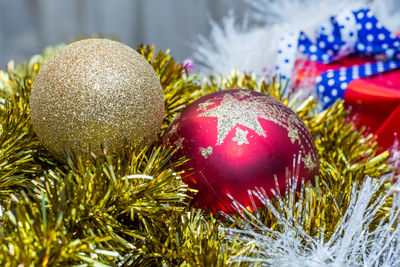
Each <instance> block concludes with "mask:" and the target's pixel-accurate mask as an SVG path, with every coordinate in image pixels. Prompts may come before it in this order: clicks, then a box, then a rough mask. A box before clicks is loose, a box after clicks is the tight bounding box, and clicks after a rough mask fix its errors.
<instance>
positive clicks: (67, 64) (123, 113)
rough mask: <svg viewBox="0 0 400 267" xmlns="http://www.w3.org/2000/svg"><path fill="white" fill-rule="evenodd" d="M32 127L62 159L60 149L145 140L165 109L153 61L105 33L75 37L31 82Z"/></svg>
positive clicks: (115, 148) (153, 134) (117, 146)
mask: <svg viewBox="0 0 400 267" xmlns="http://www.w3.org/2000/svg"><path fill="white" fill-rule="evenodd" d="M30 103H31V114H32V115H31V116H32V123H33V128H34V130H35V132H36V134H37V135H38V137H39V139H40V140H41V142H42V143H43V144H44V146H45V147H46V148H47V149H48V150H49V151H50V152H51V153H52V154H54V156H56V157H57V158H58V159H60V160H62V161H64V160H65V155H64V149H66V150H67V151H68V152H72V153H74V152H76V151H78V150H79V149H80V147H79V145H78V144H79V143H80V144H81V146H82V148H84V149H85V148H87V147H88V145H89V144H90V145H91V149H92V151H93V152H100V148H101V144H104V142H105V141H106V140H107V143H108V151H109V152H118V151H121V150H122V149H123V148H124V147H126V146H132V145H138V146H143V145H148V144H150V143H151V142H152V141H153V140H154V139H155V137H156V135H157V132H158V131H159V129H160V126H161V122H162V119H163V115H164V96H163V91H162V88H161V84H160V81H159V79H158V77H157V75H156V73H155V72H154V70H153V68H152V67H151V65H150V64H149V63H148V62H147V61H146V60H145V59H144V58H143V57H142V56H141V55H139V54H138V53H137V52H136V51H135V50H133V49H132V48H130V47H128V46H126V45H124V44H121V43H118V42H115V41H111V40H106V39H88V40H83V41H78V42H74V43H72V44H70V45H68V46H66V47H64V48H63V49H61V50H60V51H59V52H58V53H56V54H55V55H54V56H53V57H52V58H51V59H49V60H48V61H47V63H46V64H45V65H44V66H43V67H42V68H41V70H40V72H39V74H38V76H37V78H36V80H35V82H34V85H33V88H32V95H31V99H30Z"/></svg>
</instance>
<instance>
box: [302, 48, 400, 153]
mask: <svg viewBox="0 0 400 267" xmlns="http://www.w3.org/2000/svg"><path fill="white" fill-rule="evenodd" d="M373 62H375V60H374V59H372V58H366V57H363V56H360V55H359V56H349V57H345V58H342V59H340V60H337V61H335V62H332V63H328V64H324V63H321V62H315V61H311V60H308V59H305V58H302V59H298V60H297V61H296V67H295V70H296V71H295V74H294V78H295V80H296V82H295V83H296V87H298V88H301V87H303V86H304V85H305V84H306V86H307V87H309V86H310V85H311V86H314V87H315V90H316V91H318V86H317V85H316V80H317V77H318V76H320V75H321V74H323V73H326V72H327V71H328V70H340V69H341V68H350V67H352V66H356V65H358V66H362V65H365V64H366V63H373ZM313 83H314V84H313ZM343 98H344V101H345V105H346V106H347V107H348V108H349V110H350V113H351V117H352V119H353V121H354V122H355V124H356V126H357V127H359V128H361V127H366V129H367V133H374V134H376V135H377V137H378V143H379V145H380V146H381V147H382V148H385V149H386V148H389V147H390V146H391V145H392V144H393V142H394V140H395V137H396V134H397V133H398V132H400V70H392V71H387V72H385V73H380V74H376V75H372V76H368V77H363V78H358V79H354V80H352V81H351V82H349V83H348V85H347V87H346V88H345V90H344V94H343Z"/></svg>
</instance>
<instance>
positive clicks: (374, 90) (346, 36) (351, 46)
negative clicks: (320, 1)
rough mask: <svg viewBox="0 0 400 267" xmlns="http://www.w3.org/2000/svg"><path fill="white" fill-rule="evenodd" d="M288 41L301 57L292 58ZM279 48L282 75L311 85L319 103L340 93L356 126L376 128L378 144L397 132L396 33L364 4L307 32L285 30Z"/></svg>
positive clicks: (399, 76)
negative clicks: (287, 32)
mask: <svg viewBox="0 0 400 267" xmlns="http://www.w3.org/2000/svg"><path fill="white" fill-rule="evenodd" d="M293 39H295V42H293ZM293 47H296V48H297V49H296V50H297V51H299V52H301V53H302V54H303V55H305V58H300V59H297V60H293ZM278 53H279V54H280V56H279V57H278V62H277V66H276V70H277V71H280V73H281V75H282V77H289V76H291V77H292V78H294V79H295V81H296V85H297V86H298V87H303V85H304V84H307V85H306V87H309V86H310V85H311V86H313V87H314V88H315V93H316V94H317V95H318V97H319V99H320V102H321V104H322V106H323V107H324V108H326V107H328V106H330V105H331V104H332V103H333V102H334V101H335V100H336V99H338V98H342V99H344V100H345V103H346V105H347V106H348V107H349V108H350V110H351V113H352V115H353V117H354V118H355V120H354V121H355V122H356V124H357V125H358V126H366V127H367V129H368V130H369V132H372V133H375V134H376V135H377V136H378V143H379V145H380V146H381V147H383V148H388V147H389V146H391V145H392V144H393V141H394V138H395V135H396V133H398V132H399V133H400V123H399V122H400V70H397V69H398V68H399V67H400V60H399V54H400V38H399V37H398V36H397V35H395V34H393V33H391V32H390V31H389V30H387V29H386V28H385V27H384V26H383V25H382V24H381V23H380V22H379V21H378V20H377V18H376V17H375V16H374V15H373V13H372V12H371V11H370V10H369V9H360V10H356V11H351V10H344V11H343V12H342V13H340V14H339V15H336V16H332V17H331V18H330V19H329V21H327V22H325V23H322V24H321V25H318V27H317V28H316V30H315V36H312V38H310V37H308V36H307V35H306V34H305V33H304V32H299V33H295V34H286V36H283V37H282V38H281V44H280V49H279V51H278ZM285 57H288V58H285ZM294 62H295V63H294ZM293 69H294V70H295V71H293Z"/></svg>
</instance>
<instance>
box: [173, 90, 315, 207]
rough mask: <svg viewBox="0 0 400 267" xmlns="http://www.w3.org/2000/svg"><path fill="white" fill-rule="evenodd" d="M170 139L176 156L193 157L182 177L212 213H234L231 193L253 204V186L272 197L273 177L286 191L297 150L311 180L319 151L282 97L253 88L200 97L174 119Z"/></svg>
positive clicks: (302, 175) (199, 202)
mask: <svg viewBox="0 0 400 267" xmlns="http://www.w3.org/2000/svg"><path fill="white" fill-rule="evenodd" d="M166 138H168V139H169V142H171V143H173V144H175V145H176V147H177V148H178V156H182V155H184V156H186V157H187V158H189V159H191V160H189V161H188V162H187V164H186V165H185V166H184V169H185V170H189V171H188V172H187V173H186V174H185V176H184V179H185V181H186V182H187V183H188V184H189V185H190V186H191V187H193V188H195V189H197V190H198V193H197V194H196V195H195V196H194V202H195V204H196V205H198V206H199V207H202V208H208V209H210V210H212V211H213V212H217V211H224V212H235V211H234V210H233V209H232V206H231V203H232V198H233V199H235V200H236V201H238V202H239V203H241V204H242V205H244V206H245V207H250V208H251V207H252V203H251V199H250V198H249V190H254V189H256V188H263V189H264V190H265V191H266V193H267V194H268V195H270V196H271V195H272V193H271V189H277V186H276V183H275V179H274V176H276V177H277V182H278V184H279V189H280V191H281V192H284V191H285V187H286V179H287V177H288V170H292V165H293V158H294V155H299V153H301V161H300V164H299V166H298V167H299V177H300V178H304V179H305V180H312V179H313V178H314V176H315V175H316V174H317V172H318V156H317V151H316V148H315V145H314V143H313V139H312V137H311V135H310V133H309V132H308V130H307V129H306V127H305V125H304V123H303V122H302V121H301V119H300V118H299V117H298V116H297V115H296V114H295V113H294V112H293V111H292V110H290V108H288V107H287V106H285V105H284V104H283V103H281V102H280V101H279V100H277V99H275V98H273V97H271V96H268V95H266V94H263V93H259V92H255V91H251V90H242V89H233V90H224V91H219V92H215V93H212V94H209V95H207V96H204V97H202V98H200V99H198V100H197V101H195V102H193V103H192V104H190V105H188V106H187V107H186V108H185V109H184V111H183V112H182V113H181V114H180V115H179V116H178V117H177V118H176V119H175V120H174V121H173V123H172V124H171V125H170V127H169V128H168V130H167V134H166ZM255 201H256V205H260V203H257V200H255Z"/></svg>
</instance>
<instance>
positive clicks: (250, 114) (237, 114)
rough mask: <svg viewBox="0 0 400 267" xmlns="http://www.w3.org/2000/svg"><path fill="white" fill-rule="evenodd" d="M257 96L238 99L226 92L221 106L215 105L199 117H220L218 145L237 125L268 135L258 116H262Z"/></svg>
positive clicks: (264, 135) (261, 134)
mask: <svg viewBox="0 0 400 267" xmlns="http://www.w3.org/2000/svg"><path fill="white" fill-rule="evenodd" d="M255 98H256V97H248V98H245V99H241V100H238V99H236V98H235V97H233V96H232V95H229V94H226V95H224V98H223V99H222V101H221V104H220V105H219V106H216V107H213V108H211V109H209V110H207V111H205V112H203V113H201V114H200V115H198V117H216V118H218V126H217V130H218V139H217V144H216V145H221V144H222V143H223V142H224V140H225V138H226V136H227V135H228V134H229V132H230V131H231V130H232V129H233V128H235V126H236V125H242V126H245V127H247V128H249V129H251V130H253V131H254V132H256V133H257V134H258V135H260V136H263V137H266V134H265V131H264V129H263V128H262V126H261V124H260V122H259V121H258V118H259V116H260V106H259V105H258V103H257V102H258V101H254V99H255Z"/></svg>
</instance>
